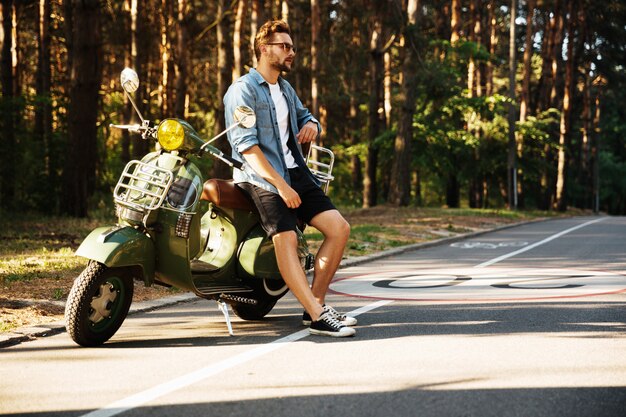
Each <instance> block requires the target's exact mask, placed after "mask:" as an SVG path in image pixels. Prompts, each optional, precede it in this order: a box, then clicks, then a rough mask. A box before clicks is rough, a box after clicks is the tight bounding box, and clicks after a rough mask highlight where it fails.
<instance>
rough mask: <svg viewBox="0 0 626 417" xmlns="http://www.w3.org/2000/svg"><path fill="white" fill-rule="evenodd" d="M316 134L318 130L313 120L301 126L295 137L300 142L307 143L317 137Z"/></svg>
mask: <svg viewBox="0 0 626 417" xmlns="http://www.w3.org/2000/svg"><path fill="white" fill-rule="evenodd" d="M318 134H319V132H318V130H317V124H315V123H313V122H307V123H306V124H305V125H304V126H302V129H300V132H298V134H297V135H296V138H297V139H298V142H300V143H309V142H313V141H314V140H315V139H316V138H317V135H318Z"/></svg>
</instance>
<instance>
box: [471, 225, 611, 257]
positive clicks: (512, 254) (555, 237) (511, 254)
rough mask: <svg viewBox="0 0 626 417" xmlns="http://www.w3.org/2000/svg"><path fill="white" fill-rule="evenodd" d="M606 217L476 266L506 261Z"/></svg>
mask: <svg viewBox="0 0 626 417" xmlns="http://www.w3.org/2000/svg"><path fill="white" fill-rule="evenodd" d="M604 219H606V217H601V218H599V219H595V220H590V221H588V222H586V223H583V224H579V225H578V226H574V227H571V228H569V229H567V230H563V231H562V232H559V233H557V234H555V235H552V236H550V237H547V238H545V239H544V240H540V241H539V242H535V243H533V244H532V245H528V246H525V247H523V248H522V249H519V250H516V251H514V252H511V253H507V254H506V255H502V256H498V257H497V258H494V259H492V260H490V261H487V262H483V263H482V264H479V265H476V266H475V267H474V268H484V267H486V266H489V265H493V264H495V263H498V262H500V261H504V260H505V259H508V258H510V257H512V256H515V255H519V254H520V253H524V252H526V251H529V250H531V249H534V248H536V247H537V246H541V245H543V244H545V243H548V242H550V241H552V240H554V239H557V238H559V237H561V236H563V235H566V234H568V233H571V232H573V231H574V230H578V229H580V228H583V227H585V226H589V225H590V224H593V223H597V222H601V221H602V220H604Z"/></svg>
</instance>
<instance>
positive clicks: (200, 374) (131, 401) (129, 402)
mask: <svg viewBox="0 0 626 417" xmlns="http://www.w3.org/2000/svg"><path fill="white" fill-rule="evenodd" d="M604 219H605V218H599V219H595V220H591V221H588V222H586V223H583V224H579V225H578V226H574V227H572V228H569V229H567V230H564V231H562V232H559V233H557V234H555V235H552V236H550V237H548V238H546V239H544V240H541V241H539V242H536V243H533V244H532V245H529V246H525V247H524V248H522V249H519V250H516V251H514V252H511V253H509V254H506V255H502V256H499V257H497V258H494V259H492V260H490V261H487V262H483V263H481V264H479V265H476V266H475V267H474V268H482V267H485V266H489V265H493V264H495V263H498V262H500V261H503V260H505V259H508V258H510V257H512V256H515V255H519V254H520V253H523V252H526V251H528V250H531V249H534V248H536V247H537V246H541V245H543V244H545V243H548V242H550V241H552V240H554V239H557V238H559V237H561V236H563V235H566V234H568V233H571V232H573V231H574V230H578V229H580V228H582V227H585V226H588V225H590V224H593V223H597V222H600V221H602V220H604ZM393 302H394V300H380V301H376V302H374V303H371V304H368V305H365V306H363V307H361V308H358V309H356V310H354V311H351V312H350V313H348V314H349V315H351V316H358V315H359V314H363V313H367V312H368V311H372V310H375V309H377V308H379V307H382V306H385V305H387V304H391V303H393ZM308 335H309V330H308V329H305V330H300V331H298V332H295V333H292V334H290V335H288V336H285V337H283V338H281V339H277V340H274V341H273V342H270V343H268V344H265V345H262V346H259V347H256V348H254V349H251V350H248V351H246V352H242V353H240V354H238V355H235V356H233V357H231V358H228V359H225V360H223V361H220V362H217V363H215V364H213V365H209V366H206V367H204V368H202V369H198V370H197V371H194V372H190V373H188V374H186V375H183V376H181V377H178V378H176V379H173V380H171V381H169V382H164V383H163V384H160V385H157V386H155V387H153V388H150V389H147V390H145V391H142V392H139V393H137V394H135V395H131V396H130V397H126V398H124V399H122V400H119V401H116V402H114V403H111V404H109V405H107V406H105V407H103V408H100V409H98V410H95V411H92V412H91V413H87V414H84V415H82V416H81V417H112V416H115V415H118V414H121V413H123V412H125V411H128V410H132V409H134V408H137V407H139V406H141V405H143V404H146V403H148V402H150V401H152V400H155V399H157V398H159V397H162V396H164V395H167V394H169V393H171V392H174V391H177V390H179V389H182V388H185V387H188V386H189V385H192V384H195V383H196V382H200V381H202V380H205V379H207V378H209V377H211V376H213V375H215V374H218V373H220V372H222V371H225V370H227V369H230V368H233V367H235V366H238V365H241V364H243V363H246V362H249V361H251V360H253V359H256V358H258V357H260V356H263V355H265V354H267V353H270V352H273V351H275V350H277V349H280V348H282V347H284V346H287V345H288V344H289V343H291V342H296V341H298V340H300V339H303V338H305V337H306V336H308Z"/></svg>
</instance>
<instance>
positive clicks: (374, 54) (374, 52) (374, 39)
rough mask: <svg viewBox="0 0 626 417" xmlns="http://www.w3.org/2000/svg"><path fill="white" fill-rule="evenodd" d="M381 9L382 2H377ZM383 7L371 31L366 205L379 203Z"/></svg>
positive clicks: (382, 125)
mask: <svg viewBox="0 0 626 417" xmlns="http://www.w3.org/2000/svg"><path fill="white" fill-rule="evenodd" d="M377 6H378V7H379V8H381V5H379V4H378V5H377ZM380 11H381V10H379V9H378V8H377V9H376V10H375V11H374V16H373V17H372V26H371V31H370V50H369V52H370V53H369V90H370V96H369V97H370V98H369V109H368V119H369V123H368V125H369V138H368V145H367V159H366V162H365V176H364V178H363V207H373V206H375V205H376V204H377V198H378V183H377V179H376V170H377V168H378V145H377V144H376V143H375V139H376V138H377V137H378V136H379V135H380V134H381V133H382V132H383V130H384V128H385V109H384V91H383V90H384V85H383V81H384V69H385V62H384V54H385V52H384V40H383V23H382V17H381V14H380V13H378V12H380Z"/></svg>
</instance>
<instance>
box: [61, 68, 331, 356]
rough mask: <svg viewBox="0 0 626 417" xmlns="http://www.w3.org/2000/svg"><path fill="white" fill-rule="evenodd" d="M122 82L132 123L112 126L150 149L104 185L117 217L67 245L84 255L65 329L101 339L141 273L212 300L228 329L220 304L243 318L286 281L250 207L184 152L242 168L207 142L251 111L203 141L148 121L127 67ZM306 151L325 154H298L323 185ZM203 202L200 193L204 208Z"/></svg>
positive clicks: (308, 259) (245, 120)
mask: <svg viewBox="0 0 626 417" xmlns="http://www.w3.org/2000/svg"><path fill="white" fill-rule="evenodd" d="M121 84H122V87H123V89H124V92H125V94H126V95H127V97H128V98H129V100H130V101H131V103H132V105H133V106H134V108H135V110H136V111H137V113H138V115H139V118H140V120H141V125H112V127H116V128H120V129H126V130H128V131H130V132H134V133H139V134H141V136H142V138H143V139H146V140H152V141H156V150H155V151H154V152H150V153H148V154H147V155H145V156H144V157H143V158H142V159H141V160H140V161H139V160H134V161H130V162H129V163H128V164H127V165H126V167H125V168H124V171H123V172H122V174H121V176H120V178H119V180H118V182H117V185H116V187H115V189H114V192H113V198H114V201H115V205H116V211H117V218H118V220H117V224H115V225H112V226H104V227H99V228H96V229H95V230H93V231H92V232H91V233H90V234H89V235H88V236H87V237H86V238H85V240H84V241H83V242H82V244H81V245H80V247H79V248H78V250H77V251H76V254H77V255H78V256H81V257H84V258H87V259H88V260H89V263H88V264H87V266H86V268H85V269H84V270H83V271H82V273H81V274H80V275H79V276H78V278H76V280H75V281H74V284H73V286H72V289H71V291H70V294H69V296H68V299H67V303H66V307H65V323H66V328H67V331H68V334H69V335H70V337H71V338H72V340H74V342H76V343H77V344H79V345H81V346H98V345H101V344H103V343H105V342H106V341H107V340H109V339H110V338H111V337H112V336H113V335H114V334H115V332H116V331H117V330H118V329H119V328H120V326H121V325H122V323H123V321H124V319H125V318H126V316H127V314H128V311H129V308H130V305H131V301H132V298H133V288H134V281H143V283H144V284H145V285H146V286H152V285H154V284H157V285H164V286H168V287H176V288H179V289H181V290H184V291H190V292H193V293H195V294H196V295H197V296H199V297H202V298H205V299H212V300H216V301H217V302H218V306H219V308H220V310H221V311H222V313H223V314H224V317H225V320H226V324H227V326H228V330H229V332H230V334H231V335H232V334H233V331H232V325H231V323H230V317H229V314H228V305H230V307H231V308H232V310H233V312H234V313H235V314H236V315H237V316H238V317H240V318H242V319H244V320H259V319H261V318H263V317H264V316H265V315H267V314H268V313H269V312H270V311H271V310H272V308H273V307H274V305H275V304H276V302H277V301H278V300H279V299H280V298H281V297H282V296H283V295H285V293H286V292H287V291H288V288H287V286H286V284H285V282H284V281H283V279H282V277H281V275H280V272H279V270H278V266H277V263H276V256H275V252H274V246H273V244H272V241H271V239H269V238H268V237H267V235H266V234H265V232H264V230H263V229H262V228H261V225H260V224H259V217H258V214H257V213H256V210H255V208H254V207H253V206H252V204H251V203H250V202H249V200H248V199H247V198H246V197H245V196H244V195H243V193H242V192H241V191H240V190H239V188H237V187H236V186H235V184H234V183H233V182H232V181H228V180H218V179H209V180H208V181H206V182H205V181H204V180H203V177H202V173H201V172H200V170H199V169H198V167H197V166H196V165H195V164H194V162H193V159H194V158H200V157H202V156H204V155H206V154H209V155H211V156H212V157H215V158H217V159H220V160H221V161H223V162H225V163H227V164H228V165H230V166H231V167H234V168H235V169H250V168H249V167H248V166H247V164H245V163H244V162H241V161H238V160H236V159H234V158H232V157H230V156H229V155H225V154H224V153H223V152H221V151H220V150H219V149H217V148H215V147H214V146H212V145H211V142H212V141H214V140H215V139H217V138H219V137H221V136H222V135H224V134H225V133H226V132H228V131H229V130H231V129H234V128H235V127H237V126H239V127H244V128H250V127H252V126H254V124H255V123H256V117H255V115H254V112H253V111H252V109H250V108H248V107H240V108H238V109H237V110H236V112H235V116H234V118H235V120H234V122H235V123H234V124H233V125H232V126H230V127H229V128H227V129H226V130H225V131H224V132H221V133H220V134H218V135H217V136H215V137H214V138H213V139H211V140H210V141H207V142H205V141H204V140H203V139H201V138H200V136H199V135H198V134H197V133H196V131H195V130H194V129H193V128H192V127H191V125H189V124H188V123H187V122H185V121H184V120H180V119H165V120H163V121H162V122H161V123H159V124H158V126H155V125H153V124H152V123H151V122H150V121H148V120H145V119H144V118H143V117H142V115H141V113H140V112H139V110H138V109H137V106H136V104H135V102H134V101H133V99H132V96H131V93H133V92H134V91H136V90H137V88H138V86H139V79H138V76H137V73H136V72H135V71H133V70H132V69H130V68H126V69H125V70H124V71H122V75H121ZM315 151H316V152H317V153H318V155H324V154H326V159H324V160H325V161H326V162H327V163H326V162H324V163H322V162H319V159H320V158H319V157H318V158H315V160H313V158H309V157H307V161H308V163H309V166H310V167H311V169H312V171H313V173H314V174H315V175H317V177H318V178H319V179H320V181H322V183H323V184H324V185H325V187H326V189H327V187H328V183H329V182H330V181H331V180H332V179H333V177H332V175H331V172H332V167H333V163H334V156H333V154H332V152H331V151H330V150H328V149H326V148H321V147H317V146H316V147H315ZM202 201H208V205H203V206H204V207H208V208H206V209H205V210H206V211H204V210H202V209H201V204H202V203H201V202H202ZM202 211H204V213H203V212H202ZM299 256H300V260H301V264H302V268H303V269H304V270H305V271H306V270H309V269H311V268H312V267H313V256H312V255H311V254H310V253H309V251H308V247H307V244H306V241H305V239H304V235H303V234H302V233H299Z"/></svg>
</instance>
